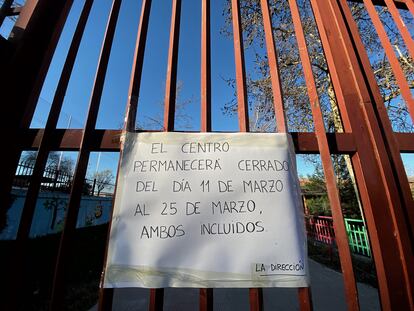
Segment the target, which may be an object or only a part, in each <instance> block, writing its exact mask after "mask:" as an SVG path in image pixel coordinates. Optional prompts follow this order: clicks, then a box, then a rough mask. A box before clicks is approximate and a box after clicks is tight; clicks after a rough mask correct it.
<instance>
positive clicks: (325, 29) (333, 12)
mask: <svg viewBox="0 0 414 311" xmlns="http://www.w3.org/2000/svg"><path fill="white" fill-rule="evenodd" d="M312 4H314V5H313V9H314V13H315V18H316V22H317V24H318V29H319V32H320V35H321V41H322V45H323V47H324V50H325V55H326V59H327V63H328V67H329V71H330V73H331V78H332V82H333V85H334V89H335V92H336V95H337V99H338V104H339V107H340V109H341V115H342V116H346V117H347V118H348V120H349V125H350V126H351V128H350V129H351V131H352V133H353V135H354V136H355V144H356V153H355V154H352V158H351V159H352V163H353V166H354V171H355V175H356V177H357V182H358V187H359V191H360V195H361V200H362V203H363V204H362V206H363V210H364V216H365V219H366V223H367V225H368V229H369V234H370V238H371V246H372V251H373V253H374V258H375V265H376V271H377V277H378V283H379V290H380V297H381V304H382V307H383V308H384V309H385V310H394V309H395V310H403V309H404V310H405V309H407V310H411V309H413V302H412V296H413V295H412V293H413V291H412V284H411V283H412V277H411V276H412V275H413V272H412V271H413V267H414V258H413V249H412V241H411V243H410V236H409V234H408V230H407V223H406V218H405V217H406V215H405V214H404V213H403V211H402V209H403V207H402V206H401V197H400V195H399V191H398V188H397V187H396V183H395V176H394V175H393V173H392V171H391V168H390V163H389V158H388V157H387V155H386V151H385V146H384V145H385V142H384V139H383V137H382V136H381V129H380V128H379V126H378V120H377V116H376V114H375V112H374V111H373V109H372V102H371V100H372V99H371V95H370V89H369V87H368V85H367V84H366V80H365V78H364V76H363V74H362V72H361V67H360V66H361V64H360V62H359V60H358V56H357V54H356V52H355V46H354V45H353V42H352V40H351V37H350V34H349V27H347V25H346V23H345V20H344V19H343V13H341V11H340V9H339V6H338V2H337V1H336V0H323V1H322V0H312ZM396 288H398V290H395V289H396Z"/></svg>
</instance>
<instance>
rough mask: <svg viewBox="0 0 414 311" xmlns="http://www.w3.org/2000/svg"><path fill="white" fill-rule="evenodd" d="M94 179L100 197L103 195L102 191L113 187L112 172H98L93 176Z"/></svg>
mask: <svg viewBox="0 0 414 311" xmlns="http://www.w3.org/2000/svg"><path fill="white" fill-rule="evenodd" d="M93 179H94V184H95V188H96V191H97V195H98V196H99V195H100V194H101V191H102V190H103V189H105V187H108V186H110V185H112V182H113V180H114V175H113V174H112V171H111V170H104V171H101V172H96V173H95V174H94V175H93ZM93 190H94V189H93Z"/></svg>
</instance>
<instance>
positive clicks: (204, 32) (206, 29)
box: [201, 0, 211, 132]
mask: <svg viewBox="0 0 414 311" xmlns="http://www.w3.org/2000/svg"><path fill="white" fill-rule="evenodd" d="M210 42H211V40H210V0H202V3H201V131H202V132H209V131H211V43H210Z"/></svg>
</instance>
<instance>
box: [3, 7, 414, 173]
mask: <svg viewBox="0 0 414 311" xmlns="http://www.w3.org/2000/svg"><path fill="white" fill-rule="evenodd" d="M83 2H84V1H82V0H75V1H74V5H73V7H72V10H71V13H70V15H69V17H68V22H67V24H66V26H65V28H64V31H63V34H62V37H61V40H60V42H59V45H58V47H57V50H56V53H55V56H54V59H53V62H52V65H51V68H50V71H49V73H48V76H47V78H46V81H45V84H44V87H43V90H42V93H41V96H40V100H39V104H38V108H37V109H36V112H35V116H34V118H33V121H32V125H31V126H32V127H33V128H39V127H43V126H44V125H45V123H46V119H47V114H48V112H49V109H50V103H51V102H52V100H53V94H54V91H55V89H56V85H57V81H58V79H59V75H60V72H61V69H62V66H63V62H64V60H65V57H66V53H67V50H68V48H69V44H70V40H71V38H72V35H73V32H74V29H75V26H76V23H77V19H78V18H79V14H80V11H81V9H82V4H83ZM111 3H112V0H98V1H95V3H94V6H93V8H92V12H91V16H90V18H89V21H88V24H87V28H86V31H85V34H84V39H83V41H82V44H81V47H80V50H79V54H78V58H77V62H76V64H75V68H74V71H73V73H72V77H71V80H70V84H69V88H68V91H67V94H66V97H65V101H64V105H63V110H62V113H61V116H60V119H59V124H58V127H60V128H67V127H68V126H69V127H70V128H82V127H83V125H84V122H85V117H86V113H87V108H88V103H89V97H90V92H91V88H92V84H93V79H94V75H95V71H96V65H97V61H98V56H99V51H100V48H101V43H102V39H103V34H104V30H105V26H106V21H107V18H108V14H109V10H110V7H111ZM224 3H225V0H215V1H211V14H212V16H211V25H212V29H211V37H212V43H211V45H212V51H211V56H212V58H211V60H212V62H211V70H212V72H211V74H212V109H213V112H212V116H213V120H212V127H213V130H215V131H237V128H238V124H237V117H236V116H228V115H224V114H223V113H222V110H221V109H222V107H223V106H224V104H225V103H226V102H229V101H230V100H232V99H233V97H234V90H233V88H232V87H231V86H229V85H228V83H227V82H226V81H225V80H226V79H230V78H234V77H235V69H234V54H233V53H234V52H233V43H232V40H231V38H228V37H226V36H225V35H223V34H222V33H221V30H222V28H223V25H224V17H223V15H222V12H223V7H224ZM140 9H141V1H137V0H124V1H123V2H122V7H121V12H120V17H119V22H118V26H117V30H116V34H115V40H114V44H113V49H112V54H111V58H110V62H109V67H108V72H107V79H106V82H105V88H104V92H103V96H102V102H101V105H100V111H99V116H98V121H97V128H110V129H119V128H120V127H121V126H122V123H123V116H124V112H125V105H126V102H127V95H128V87H129V79H130V70H131V65H132V58H133V53H134V47H135V39H136V31H137V25H138V21H139V14H140ZM170 16H171V1H165V0H154V1H153V5H152V10H151V18H150V25H149V33H148V42H147V49H146V55H145V60H144V69H143V78H142V84H141V92H140V99H139V110H138V122H141V123H143V122H145V121H148V117H152V118H157V119H159V118H162V111H163V97H164V88H165V75H166V66H167V53H168V43H169V42H168V41H169V27H170ZM200 20H201V1H194V0H183V1H182V15H181V37H180V46H179V60H178V80H179V81H180V82H181V83H182V90H181V94H180V98H179V99H178V101H179V102H180V101H181V102H182V101H190V104H189V105H187V106H186V108H185V110H184V112H185V113H186V114H187V115H189V116H191V117H192V119H191V122H189V125H190V127H189V128H183V127H182V126H181V125H180V124H178V126H177V127H176V129H177V130H184V129H187V130H199V127H200V122H199V118H200V108H199V106H200V46H201V42H200V33H201V22H200ZM10 26H11V24H10V23H9V24H5V25H4V27H2V29H1V31H2V32H1V33H2V34H5V33H7V32H8V31H9V29H10ZM255 52H259V53H263V52H264V51H263V49H261V48H260V47H259V46H258V45H255V46H254V48H249V49H248V50H247V51H246V53H245V56H246V71H247V73H248V74H250V75H253V76H254V75H255V68H254V63H253V59H254V53H255ZM69 119H70V125H69ZM67 155H68V156H71V157H76V153H67ZM97 158H98V153H92V155H91V160H90V171H94V170H95V169H96V162H97ZM117 159H118V154H117V153H102V156H101V158H100V162H99V169H107V168H108V169H111V170H114V171H115V170H116V166H117ZM403 160H404V162H405V163H406V166H407V170H408V173H409V174H410V175H414V156H413V155H404V156H403ZM298 168H299V173H300V174H301V175H307V174H310V173H312V171H313V168H312V167H311V166H309V165H308V164H306V163H305V162H304V161H303V160H300V159H299V161H298Z"/></svg>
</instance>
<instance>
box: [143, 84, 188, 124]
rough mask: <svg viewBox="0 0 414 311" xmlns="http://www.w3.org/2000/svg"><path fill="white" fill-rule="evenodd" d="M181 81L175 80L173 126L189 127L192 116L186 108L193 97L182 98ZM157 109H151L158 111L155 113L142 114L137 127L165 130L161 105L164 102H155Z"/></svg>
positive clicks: (162, 105)
mask: <svg viewBox="0 0 414 311" xmlns="http://www.w3.org/2000/svg"><path fill="white" fill-rule="evenodd" d="M182 90H183V82H182V81H177V86H176V96H175V98H176V103H175V118H174V122H175V127H176V128H178V127H180V128H186V129H188V128H191V124H192V122H191V121H192V116H190V115H188V114H187V112H186V108H187V107H188V106H189V105H190V104H191V103H192V102H194V99H193V98H185V99H183V98H182ZM157 106H158V108H159V109H153V111H157V110H158V111H160V112H159V113H156V114H155V115H152V116H150V115H144V116H143V118H142V120H140V121H138V122H137V124H136V128H137V129H146V130H148V129H150V130H165V129H164V116H163V112H164V110H163V107H164V102H163V101H160V102H158V103H157Z"/></svg>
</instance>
